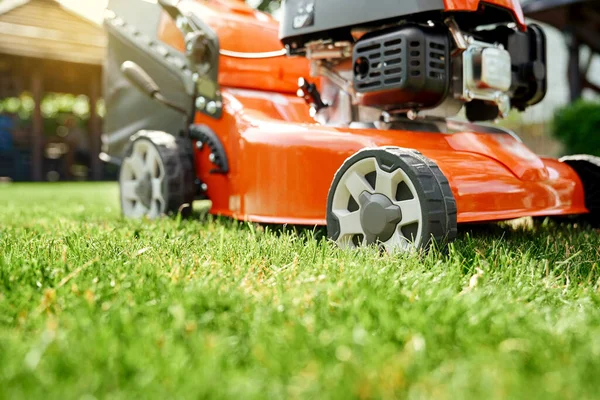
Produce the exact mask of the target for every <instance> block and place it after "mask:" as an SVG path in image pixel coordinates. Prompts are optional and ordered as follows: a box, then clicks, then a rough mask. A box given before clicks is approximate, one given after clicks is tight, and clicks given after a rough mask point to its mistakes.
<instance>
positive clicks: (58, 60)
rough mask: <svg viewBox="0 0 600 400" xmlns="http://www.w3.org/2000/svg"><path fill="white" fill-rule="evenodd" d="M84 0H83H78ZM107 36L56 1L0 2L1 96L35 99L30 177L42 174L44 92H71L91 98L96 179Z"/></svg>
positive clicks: (90, 129) (97, 176) (99, 166)
mask: <svg viewBox="0 0 600 400" xmlns="http://www.w3.org/2000/svg"><path fill="white" fill-rule="evenodd" d="M82 1H88V0H82ZM105 51H106V36H105V33H104V31H103V29H102V27H101V26H98V25H96V24H95V23H93V22H91V21H88V20H86V19H84V18H82V17H80V16H78V15H76V14H74V13H72V12H70V11H69V10H67V9H65V8H64V7H63V6H61V4H60V3H58V2H57V1H55V0H2V1H0V76H2V80H0V97H6V96H14V95H17V94H18V93H20V92H22V91H29V92H31V93H32V95H33V98H34V100H35V110H34V113H33V132H32V135H33V136H32V143H31V146H32V148H31V154H32V159H31V165H32V171H31V176H32V179H33V180H34V181H40V180H42V179H43V177H42V163H43V154H42V152H43V136H44V135H43V119H42V112H41V99H42V97H43V94H44V93H47V92H56V93H71V94H74V95H86V96H88V98H89V99H90V120H89V126H88V133H89V135H90V146H91V148H90V150H91V178H92V179H94V180H98V179H101V176H102V164H101V161H100V160H99V158H98V154H99V153H100V143H101V142H100V132H101V126H100V119H99V117H98V115H97V113H96V104H97V101H98V99H99V97H100V96H101V82H102V64H103V62H104V58H105Z"/></svg>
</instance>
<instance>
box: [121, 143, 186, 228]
mask: <svg viewBox="0 0 600 400" xmlns="http://www.w3.org/2000/svg"><path fill="white" fill-rule="evenodd" d="M194 176H195V174H194V169H193V153H192V150H191V143H190V141H189V139H185V138H179V137H175V136H173V135H171V134H168V133H166V132H159V131H140V132H138V133H137V134H135V135H133V136H132V137H131V140H130V144H129V147H128V150H127V152H126V156H125V158H124V160H123V163H122V164H121V169H120V172H119V187H120V195H121V196H120V197H121V207H122V212H123V215H124V216H125V217H127V218H143V217H147V218H150V219H155V218H158V217H160V216H161V215H166V214H170V213H177V212H181V213H182V214H183V215H184V216H186V215H188V214H189V213H190V212H191V208H192V207H191V206H192V202H193V201H194V198H195V190H194V188H195V186H194Z"/></svg>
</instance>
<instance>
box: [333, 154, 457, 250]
mask: <svg viewBox="0 0 600 400" xmlns="http://www.w3.org/2000/svg"><path fill="white" fill-rule="evenodd" d="M456 214H457V212H456V201H455V199H454V196H453V194H452V191H451V190H450V185H449V183H448V180H447V179H446V177H445V176H444V175H443V174H442V172H441V171H440V169H439V168H438V166H437V165H436V164H435V163H434V162H433V161H431V160H429V159H428V158H426V157H424V156H423V155H422V154H421V153H419V152H418V151H416V150H412V149H402V148H398V147H383V148H367V149H363V150H361V151H359V152H357V153H356V154H354V155H353V156H351V157H350V158H348V159H347V160H346V161H345V162H344V163H343V164H342V166H341V168H340V169H339V170H338V171H337V172H336V174H335V177H334V180H333V184H332V185H331V188H330V190H329V197H328V201H327V231H328V235H329V237H330V238H331V239H333V240H334V241H335V242H336V243H337V244H338V245H339V246H340V247H342V248H354V247H358V246H365V245H371V244H378V245H380V246H383V248H385V250H386V251H387V252H389V253H392V252H396V251H402V252H407V251H413V250H416V249H428V248H429V247H430V245H431V244H432V243H434V242H435V243H437V244H439V245H444V244H447V243H449V242H450V241H452V240H454V239H455V238H456Z"/></svg>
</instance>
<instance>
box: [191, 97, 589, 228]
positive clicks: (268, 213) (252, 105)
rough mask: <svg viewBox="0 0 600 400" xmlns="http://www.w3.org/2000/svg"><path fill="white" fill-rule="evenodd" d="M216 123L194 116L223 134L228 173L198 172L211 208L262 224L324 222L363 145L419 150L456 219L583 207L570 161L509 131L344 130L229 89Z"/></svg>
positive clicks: (287, 102)
mask: <svg viewBox="0 0 600 400" xmlns="http://www.w3.org/2000/svg"><path fill="white" fill-rule="evenodd" d="M223 95H224V104H225V113H224V115H225V116H224V117H223V119H222V120H220V121H213V120H209V119H205V118H204V117H202V116H198V118H197V122H201V123H206V124H207V125H209V126H211V127H212V128H213V129H214V130H215V132H217V133H218V134H219V136H220V137H221V138H222V139H223V141H224V146H225V148H226V151H227V154H228V157H229V160H230V168H231V172H230V176H229V179H227V178H226V177H224V176H217V175H210V174H208V173H207V172H206V171H209V170H210V167H209V161H208V159H207V158H208V153H207V151H206V150H202V151H201V152H200V153H199V154H197V157H196V159H197V170H198V171H201V174H200V178H201V179H202V180H203V181H204V182H206V183H207V184H208V187H209V189H208V195H209V197H210V198H211V199H212V200H213V209H212V212H213V213H215V214H222V215H228V216H232V217H235V218H238V219H248V220H252V221H256V222H272V223H294V224H307V225H314V224H325V211H326V200H327V193H328V191H329V187H330V185H331V182H332V181H333V176H334V174H335V172H336V171H337V169H338V168H339V167H340V166H341V164H342V163H343V161H344V160H345V159H346V158H347V157H349V156H350V155H352V154H354V153H355V152H356V151H358V150H359V149H361V148H364V147H369V146H388V145H391V146H399V147H408V148H416V149H418V150H419V151H421V152H422V153H423V154H424V155H425V156H427V157H429V158H431V159H433V160H434V161H435V162H436V163H438V165H439V166H440V168H441V170H442V171H443V172H444V174H445V175H446V176H447V178H448V180H449V182H450V185H451V188H452V191H453V193H454V196H455V198H456V201H457V206H458V222H474V221H490V220H502V219H512V218H518V217H523V216H532V215H554V214H580V213H586V212H587V210H586V208H585V205H584V196H583V188H582V185H581V182H580V180H579V178H578V177H577V176H576V174H575V173H574V172H573V170H571V168H569V167H568V166H566V165H564V164H561V163H558V162H556V161H553V160H547V159H540V158H538V157H537V156H535V155H533V154H532V153H531V152H530V151H529V150H527V149H526V147H525V146H524V145H523V144H521V143H519V142H518V141H517V140H516V139H514V138H512V137H511V136H510V135H507V134H482V133H476V132H465V133H456V134H450V135H448V134H440V133H426V132H425V133H424V132H409V131H382V130H375V129H338V128H332V127H324V126H320V125H317V124H315V123H313V122H312V119H311V118H310V116H309V114H308V109H307V106H306V105H305V104H304V102H303V100H301V99H298V98H296V97H294V96H289V95H282V94H267V93H264V92H259V91H248V90H227V89H225V90H224V91H223Z"/></svg>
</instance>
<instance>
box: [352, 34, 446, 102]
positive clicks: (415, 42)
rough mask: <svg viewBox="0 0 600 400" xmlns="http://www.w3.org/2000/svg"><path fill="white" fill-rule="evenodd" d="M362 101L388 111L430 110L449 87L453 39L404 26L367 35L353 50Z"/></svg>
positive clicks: (356, 78)
mask: <svg viewBox="0 0 600 400" xmlns="http://www.w3.org/2000/svg"><path fill="white" fill-rule="evenodd" d="M352 58H353V69H354V87H355V90H356V92H357V93H358V98H359V102H360V103H361V104H363V105H367V106H374V107H379V108H383V109H386V110H388V109H394V108H401V109H406V108H431V107H434V106H436V105H437V104H439V103H441V102H442V101H443V99H444V98H445V97H446V95H447V94H448V90H449V88H450V76H451V74H450V63H449V62H448V60H449V58H450V40H449V37H448V35H447V34H446V33H444V32H443V31H440V30H439V29H435V28H427V27H422V26H417V25H404V26H403V27H401V28H399V29H398V28H396V29H393V30H389V31H384V32H382V31H378V32H373V33H371V34H367V35H365V36H363V37H362V38H361V39H360V40H359V41H358V42H357V43H356V44H355V45H354V49H353V57H352Z"/></svg>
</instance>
